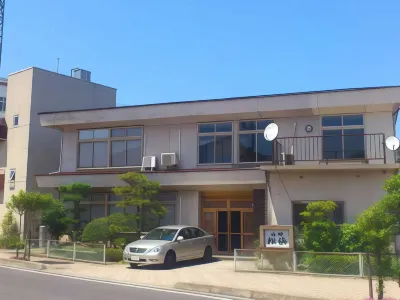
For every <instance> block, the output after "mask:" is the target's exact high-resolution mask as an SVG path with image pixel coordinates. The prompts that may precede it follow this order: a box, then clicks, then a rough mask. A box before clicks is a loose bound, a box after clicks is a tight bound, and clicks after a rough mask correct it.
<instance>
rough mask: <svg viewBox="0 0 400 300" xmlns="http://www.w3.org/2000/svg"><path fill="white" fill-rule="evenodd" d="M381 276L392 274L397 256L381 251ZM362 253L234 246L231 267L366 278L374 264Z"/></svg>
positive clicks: (398, 261) (396, 267)
mask: <svg viewBox="0 0 400 300" xmlns="http://www.w3.org/2000/svg"><path fill="white" fill-rule="evenodd" d="M384 258H385V261H386V264H387V265H386V267H385V272H387V273H385V275H386V276H388V277H395V276H396V272H398V270H400V269H399V267H400V256H396V255H395V254H385V256H384ZM367 261H368V260H367V254H366V253H341V252H307V251H285V250H268V251H265V250H257V249H235V251H234V270H235V271H243V272H246V271H247V272H272V273H302V274H320V275H330V276H351V277H367V276H368V271H370V272H371V275H372V276H375V275H376V273H377V267H378V266H377V263H376V259H375V258H374V256H373V255H371V254H370V265H371V269H369V265H368V264H367Z"/></svg>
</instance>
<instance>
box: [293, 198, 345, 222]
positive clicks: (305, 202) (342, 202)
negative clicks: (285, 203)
mask: <svg viewBox="0 0 400 300" xmlns="http://www.w3.org/2000/svg"><path fill="white" fill-rule="evenodd" d="M316 201H328V200H294V201H292V205H291V210H292V225H293V226H294V227H296V226H297V225H295V224H294V205H295V204H309V203H311V202H316ZM332 201H333V202H335V203H336V204H341V205H342V207H343V216H342V217H343V218H342V219H343V223H342V224H337V223H336V222H335V224H336V225H337V226H341V225H343V224H345V223H346V221H347V220H346V201H344V200H338V201H335V200H332ZM333 221H334V220H333ZM299 225H300V224H299Z"/></svg>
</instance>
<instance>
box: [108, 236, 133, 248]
mask: <svg viewBox="0 0 400 300" xmlns="http://www.w3.org/2000/svg"><path fill="white" fill-rule="evenodd" d="M112 243H113V245H114V246H115V247H118V248H122V249H124V248H125V246H126V245H127V244H129V243H128V241H127V239H126V238H123V237H120V238H116V239H114V240H113V241H112Z"/></svg>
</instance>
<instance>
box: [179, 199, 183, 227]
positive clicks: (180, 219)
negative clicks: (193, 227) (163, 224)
mask: <svg viewBox="0 0 400 300" xmlns="http://www.w3.org/2000/svg"><path fill="white" fill-rule="evenodd" d="M179 225H182V196H179Z"/></svg>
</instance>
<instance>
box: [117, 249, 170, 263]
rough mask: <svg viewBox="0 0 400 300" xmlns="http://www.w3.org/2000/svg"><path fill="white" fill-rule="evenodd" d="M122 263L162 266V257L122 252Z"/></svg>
mask: <svg viewBox="0 0 400 300" xmlns="http://www.w3.org/2000/svg"><path fill="white" fill-rule="evenodd" d="M123 257H124V262H127V263H130V264H146V265H147V264H163V263H164V258H165V257H164V255H160V254H158V255H148V254H147V255H146V254H139V253H125V252H124V255H123Z"/></svg>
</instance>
